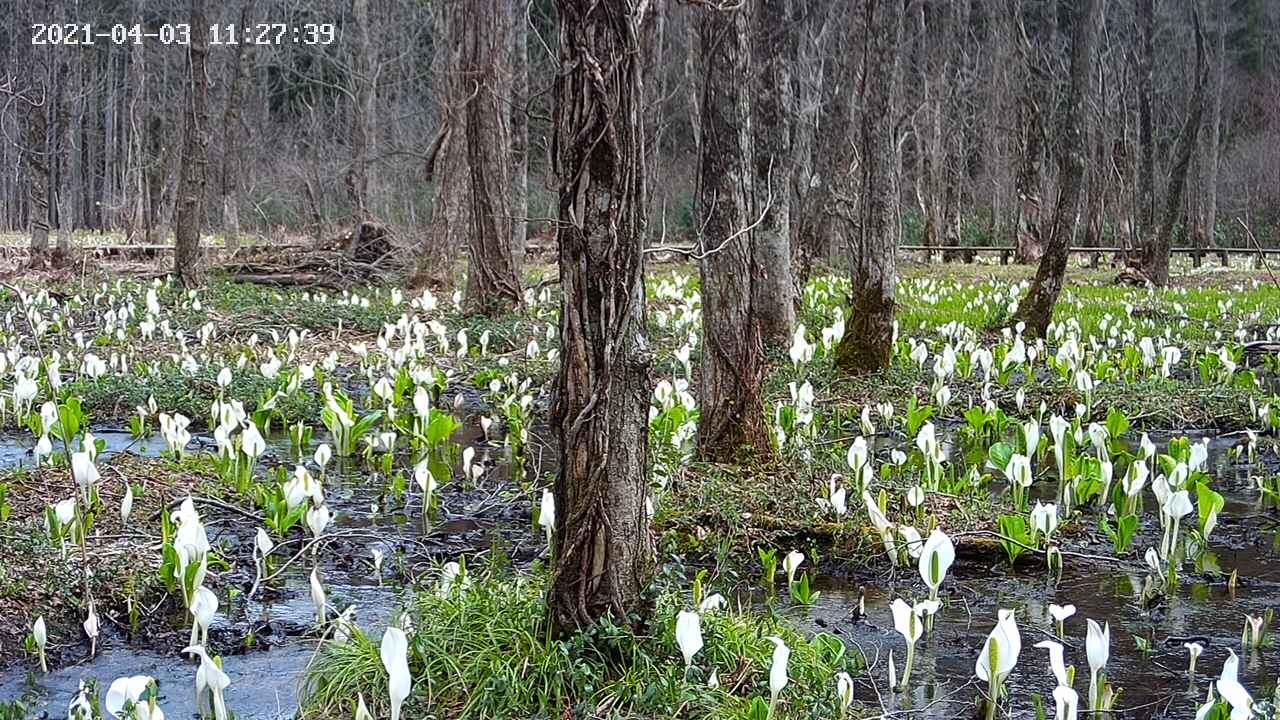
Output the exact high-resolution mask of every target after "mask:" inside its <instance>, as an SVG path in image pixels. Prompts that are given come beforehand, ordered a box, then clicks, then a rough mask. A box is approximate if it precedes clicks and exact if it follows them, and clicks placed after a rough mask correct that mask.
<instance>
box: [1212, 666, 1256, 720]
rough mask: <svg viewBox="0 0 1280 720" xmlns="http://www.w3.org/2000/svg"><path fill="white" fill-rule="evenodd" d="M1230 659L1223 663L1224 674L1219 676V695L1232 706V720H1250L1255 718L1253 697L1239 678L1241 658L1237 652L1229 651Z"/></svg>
mask: <svg viewBox="0 0 1280 720" xmlns="http://www.w3.org/2000/svg"><path fill="white" fill-rule="evenodd" d="M1227 652H1228V653H1230V657H1228V658H1227V660H1226V662H1224V663H1222V674H1221V675H1220V676H1218V693H1219V694H1220V695H1222V699H1223V700H1226V701H1227V704H1228V705H1230V706H1231V720H1248V718H1251V717H1253V697H1252V696H1250V695H1249V691H1248V690H1246V689H1245V687H1244V685H1241V684H1240V680H1239V677H1238V673H1239V666H1240V658H1238V657H1236V651H1235V650H1227Z"/></svg>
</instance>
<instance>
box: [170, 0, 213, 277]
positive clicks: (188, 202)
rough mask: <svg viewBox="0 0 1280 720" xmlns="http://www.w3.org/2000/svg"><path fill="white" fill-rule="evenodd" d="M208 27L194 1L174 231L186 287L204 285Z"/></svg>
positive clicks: (177, 269)
mask: <svg viewBox="0 0 1280 720" xmlns="http://www.w3.org/2000/svg"><path fill="white" fill-rule="evenodd" d="M208 36H209V26H208V24H207V23H206V22H205V12H204V0H191V45H190V46H189V47H188V49H187V56H188V58H189V59H188V65H187V71H188V73H187V97H186V108H185V114H186V120H185V122H184V123H183V127H182V162H181V164H180V166H179V170H178V199H177V209H176V217H175V220H174V231H173V242H174V251H173V272H174V274H175V275H177V276H178V280H179V281H181V282H182V284H183V285H186V286H187V287H191V286H194V285H199V284H200V281H201V267H200V265H201V257H200V225H201V222H200V221H201V215H202V209H201V205H202V202H203V200H204V188H205V182H206V166H207V165H208V158H207V156H206V147H205V143H206V139H205V124H206V119H207V118H206V114H207V105H208V87H207V84H206V82H205V77H206V75H205V59H206V57H207V56H208V53H209V45H208V43H209V37H208Z"/></svg>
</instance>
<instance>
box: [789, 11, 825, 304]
mask: <svg viewBox="0 0 1280 720" xmlns="http://www.w3.org/2000/svg"><path fill="white" fill-rule="evenodd" d="M806 11H807V12H806V17H805V25H804V27H803V28H801V29H800V31H799V35H800V38H799V42H798V47H797V49H796V57H797V62H796V64H797V72H796V73H795V79H796V85H797V89H798V92H797V94H796V105H797V108H796V112H795V118H796V119H795V121H794V123H793V126H792V138H791V139H792V142H791V148H792V150H791V153H792V157H793V158H794V160H793V162H794V165H793V168H792V187H791V195H792V209H793V211H794V212H792V213H791V216H792V217H791V274H792V276H793V280H794V282H795V289H794V290H793V291H792V295H791V297H792V300H793V302H794V303H795V305H796V309H797V310H798V309H799V306H800V299H801V297H802V296H803V295H804V286H805V284H806V283H808V282H809V275H810V274H811V273H812V271H813V261H814V256H815V255H817V254H818V251H819V250H818V248H819V245H820V244H821V241H820V240H819V235H820V233H821V232H822V231H823V230H824V229H825V228H827V227H828V225H829V224H828V223H827V222H826V218H825V212H824V206H825V204H826V197H825V193H824V191H823V189H822V188H823V187H824V186H826V185H828V184H829V183H830V182H831V173H830V172H829V170H830V169H831V162H830V158H831V155H832V153H831V152H830V148H829V147H823V148H822V149H821V151H820V152H819V151H817V150H818V148H817V139H818V135H819V125H822V126H823V129H824V132H825V133H829V132H830V131H829V130H826V127H825V126H826V124H827V123H826V122H825V120H826V119H827V116H828V115H829V114H830V112H829V111H827V110H824V109H823V108H824V103H823V102H822V96H823V92H822V91H823V87H824V85H825V80H826V79H825V75H826V74H827V73H828V72H829V70H826V69H825V67H824V66H829V65H830V63H823V62H822V58H821V53H822V47H821V45H822V40H821V38H823V37H824V36H825V35H826V34H827V22H828V20H827V18H829V17H830V14H829V13H818V12H814V6H813V5H810V6H807V7H806ZM818 17H821V18H822V24H821V25H819V24H818V23H817V22H816V19H817V18H818ZM826 105H829V103H828V104H826Z"/></svg>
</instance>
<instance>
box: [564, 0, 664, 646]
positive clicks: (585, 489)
mask: <svg viewBox="0 0 1280 720" xmlns="http://www.w3.org/2000/svg"><path fill="white" fill-rule="evenodd" d="M556 6H557V8H558V11H559V15H560V71H559V72H558V73H557V75H556V81H555V111H554V113H555V117H554V128H553V132H554V135H553V138H552V155H553V157H554V159H555V162H556V175H557V177H558V179H559V182H560V187H559V224H558V232H557V239H558V241H559V246H560V284H561V288H562V291H563V297H562V301H561V312H560V337H561V356H560V374H559V378H558V385H557V389H558V392H557V399H556V404H555V407H554V411H553V418H552V423H553V424H554V425H555V426H556V428H557V430H558V432H559V436H560V473H559V475H558V476H557V478H556V483H555V501H556V515H557V517H558V518H560V520H558V522H557V527H556V533H555V550H554V571H553V574H552V581H551V591H550V598H549V606H550V607H549V613H550V617H551V622H552V625H553V627H554V628H555V629H556V630H557V631H558V632H559V633H562V634H567V633H569V632H571V631H573V630H575V629H577V628H581V627H583V626H586V625H588V624H590V623H593V622H595V621H596V620H599V619H600V618H602V617H604V616H606V615H612V616H613V618H614V620H615V621H619V622H621V621H623V620H624V618H626V616H627V614H628V613H631V612H633V611H637V610H640V609H641V605H642V603H643V602H644V593H645V589H646V588H647V587H648V585H649V580H650V576H651V574H652V572H653V567H654V561H655V558H654V544H653V538H652V535H651V534H650V531H649V520H648V512H647V510H646V502H645V499H646V496H647V494H648V472H647V461H648V437H649V434H648V410H649V396H650V392H651V389H650V384H649V366H650V362H651V357H650V350H649V347H648V342H647V341H646V339H645V306H644V302H645V295H644V258H643V255H642V251H643V245H644V238H645V212H646V209H645V202H646V198H645V188H644V173H645V162H644V130H643V122H642V119H641V113H642V108H643V107H644V103H643V101H642V100H643V98H642V91H641V90H642V88H641V81H640V52H639V48H640V37H639V35H640V28H641V26H642V24H643V20H644V18H643V17H642V16H641V13H642V12H643V8H644V7H645V6H646V3H645V2H643V1H642V0H639V1H638V0H615V1H614V2H608V3H600V2H595V1H594V0H557V2H556Z"/></svg>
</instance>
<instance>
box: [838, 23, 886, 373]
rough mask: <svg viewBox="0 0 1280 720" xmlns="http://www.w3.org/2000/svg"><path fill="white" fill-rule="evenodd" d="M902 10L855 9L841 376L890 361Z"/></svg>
mask: <svg viewBox="0 0 1280 720" xmlns="http://www.w3.org/2000/svg"><path fill="white" fill-rule="evenodd" d="M901 10H902V6H901V3H899V2H897V0H865V2H864V4H863V7H862V20H863V33H864V36H863V40H862V42H863V47H862V56H863V71H862V80H861V84H860V86H859V95H860V97H861V100H862V103H861V105H862V113H861V116H862V117H861V122H860V125H859V138H858V145H859V155H860V158H861V162H860V163H859V187H858V197H859V203H858V223H857V224H858V227H857V228H856V230H855V231H854V232H852V233H850V234H849V243H850V246H851V247H850V254H851V258H852V265H853V268H852V281H853V283H852V285H853V286H852V290H851V296H850V300H851V304H852V307H851V309H850V312H849V313H848V314H847V315H848V319H847V320H846V321H845V331H844V337H842V338H841V339H840V344H839V345H837V346H836V353H835V364H836V367H837V368H839V369H840V370H841V371H842V372H845V373H853V374H858V373H867V372H875V371H878V370H884V369H885V368H888V367H889V361H890V359H891V358H892V356H893V335H894V329H893V324H894V311H895V309H896V306H897V299H896V298H897V288H896V284H897V271H896V266H895V262H896V255H897V248H898V233H897V222H896V212H895V210H894V207H895V198H894V195H893V192H892V189H891V188H892V182H891V179H890V176H891V174H892V172H893V167H894V157H895V154H894V153H895V143H894V132H893V125H894V118H895V112H894V108H893V105H894V103H893V100H892V98H893V96H894V89H893V85H894V82H893V80H892V78H893V75H894V72H893V66H894V48H895V47H896V46H897V44H898V27H899V24H898V15H899V13H900V12H901ZM846 77H850V78H851V77H852V75H850V74H847V75H846ZM846 92H848V91H846Z"/></svg>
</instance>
